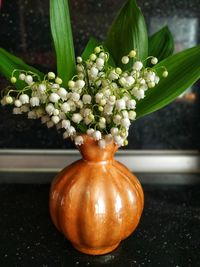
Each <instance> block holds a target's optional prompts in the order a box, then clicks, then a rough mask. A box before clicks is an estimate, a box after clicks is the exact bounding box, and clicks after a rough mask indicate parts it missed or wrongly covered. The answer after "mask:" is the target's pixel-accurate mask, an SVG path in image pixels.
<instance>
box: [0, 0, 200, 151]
mask: <svg viewBox="0 0 200 267" xmlns="http://www.w3.org/2000/svg"><path fill="white" fill-rule="evenodd" d="M48 2H49V1H48V0H43V1H41V0H25V1H24V0H17V1H6V0H5V1H3V5H2V8H1V11H0V46H1V47H4V48H5V49H7V50H8V51H10V52H13V53H14V54H16V55H18V56H20V57H22V58H23V59H24V60H25V61H26V62H28V63H29V64H32V65H34V66H36V67H38V66H39V67H40V68H41V69H42V70H44V71H48V70H55V58H54V54H53V51H52V48H51V45H52V41H51V36H50V27H49V6H48ZM123 3H124V1H123V0H102V1H100V0H76V1H74V0H71V1H70V5H71V6H70V9H71V19H72V27H73V33H74V43H75V49H76V53H77V55H80V54H81V52H82V50H83V48H84V46H85V45H86V43H87V41H88V39H89V37H91V36H94V37H96V38H97V39H99V40H103V39H104V37H105V35H106V32H107V30H108V28H109V25H110V24H111V22H112V20H113V18H114V16H115V15H116V13H117V11H118V10H119V8H120V7H121V5H122V4H123ZM138 4H139V5H140V6H141V8H142V11H143V13H144V15H145V18H146V22H147V26H148V29H149V32H150V33H153V32H155V31H156V30H158V29H159V28H161V27H162V26H164V25H165V24H168V25H169V27H170V29H171V31H172V32H173V35H174V38H175V41H176V51H181V50H183V49H185V48H188V47H191V46H194V45H196V44H197V43H199V39H200V27H199V18H200V12H199V10H200V0H191V1H189V0H177V1H173V0H154V1H150V0H149V1H146V0H145V1H142V0H138ZM5 84H6V82H5V80H4V79H3V78H2V77H0V90H1V89H2V88H4V86H5ZM199 88H200V83H199V82H198V83H197V84H196V85H194V86H193V87H192V88H190V89H189V90H188V91H187V92H186V94H184V95H183V96H182V97H180V98H178V99H177V100H176V101H175V102H174V103H172V104H170V105H169V106H167V107H166V108H164V109H162V110H160V111H158V112H156V113H154V114H151V115H149V116H146V117H145V118H142V119H140V120H138V121H136V122H135V123H134V124H133V125H132V127H131V131H130V135H129V146H128V147H126V148H128V149H199V148H200V141H199V136H200V101H199V96H200V93H199V92H200V91H199ZM72 147H73V145H72V144H71V142H70V141H66V140H63V139H62V135H61V134H58V133H57V131H56V129H47V128H46V126H43V125H41V123H40V121H35V120H28V119H26V118H25V117H24V116H23V115H17V116H16V115H12V112H11V109H10V108H9V107H1V106H0V148H26V149H29V148H46V149H48V148H49V149H50V148H52V149H61V148H63V149H64V148H72Z"/></svg>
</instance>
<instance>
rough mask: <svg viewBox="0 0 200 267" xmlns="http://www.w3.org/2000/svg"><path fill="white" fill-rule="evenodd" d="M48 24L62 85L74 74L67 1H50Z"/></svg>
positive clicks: (72, 45)
mask: <svg viewBox="0 0 200 267" xmlns="http://www.w3.org/2000/svg"><path fill="white" fill-rule="evenodd" d="M50 24H51V33H52V37H53V41H54V47H55V51H56V59H57V73H58V76H59V77H60V78H61V79H62V80H63V85H64V86H67V82H68V81H69V80H70V79H71V78H72V76H73V75H74V73H75V67H76V66H75V54H74V44H73V36H72V29H71V22H70V13H69V5H68V0H50Z"/></svg>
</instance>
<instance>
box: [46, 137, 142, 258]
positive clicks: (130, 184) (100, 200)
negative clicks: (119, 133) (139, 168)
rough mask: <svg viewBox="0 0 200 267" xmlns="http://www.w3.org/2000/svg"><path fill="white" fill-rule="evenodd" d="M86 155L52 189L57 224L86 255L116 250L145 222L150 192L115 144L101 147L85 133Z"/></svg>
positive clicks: (68, 168) (52, 215) (82, 149)
mask: <svg viewBox="0 0 200 267" xmlns="http://www.w3.org/2000/svg"><path fill="white" fill-rule="evenodd" d="M79 150H80V152H81V154H82V156H83V158H82V159H81V160H79V161H76V162H75V163H73V164H71V165H70V166H68V167H66V168H65V169H64V170H62V171H61V172H60V173H59V174H58V175H57V176H56V177H55V179H54V181H53V183H52V186H51V192H50V213H51V218H52V220H53V223H54V224H55V226H56V227H57V229H58V230H59V231H60V232H62V233H63V234H64V235H65V236H66V238H67V239H68V240H70V241H71V243H72V244H73V246H74V247H75V248H76V249H77V250H79V251H81V252H83V253H86V254H92V255H100V254H105V253H108V252H111V251H112V250H114V249H115V248H116V247H117V246H118V245H119V243H120V242H121V240H123V239H125V238H126V237H128V236H129V235H130V234H131V233H132V232H133V231H134V229H135V228H136V226H137V225H138V223H139V220H140V217H141V214H142V210H143V204H144V196H143V190H142V187H141V185H140V183H139V181H138V179H137V178H136V177H135V176H134V175H133V174H132V173H131V172H130V171H129V170H128V169H127V168H126V167H125V166H124V165H122V164H121V163H119V162H117V161H115V160H114V158H113V156H114V153H115V152H116V150H117V146H116V145H114V144H113V143H111V144H108V145H107V146H106V148H103V149H102V148H100V147H99V146H98V144H97V142H96V141H94V139H92V138H90V137H88V136H86V135H85V136H84V144H83V145H81V146H80V147H79Z"/></svg>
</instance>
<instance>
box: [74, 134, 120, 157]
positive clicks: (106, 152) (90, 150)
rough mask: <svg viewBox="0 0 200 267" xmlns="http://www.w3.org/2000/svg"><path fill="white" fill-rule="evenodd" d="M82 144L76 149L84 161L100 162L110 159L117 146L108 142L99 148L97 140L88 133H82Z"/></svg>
mask: <svg viewBox="0 0 200 267" xmlns="http://www.w3.org/2000/svg"><path fill="white" fill-rule="evenodd" d="M83 139H84V144H83V145H81V146H78V149H79V151H80V153H81V155H82V157H83V159H84V160H86V161H91V162H101V161H112V160H113V157H114V154H115V152H116V151H117V149H118V147H117V145H115V144H114V143H109V144H107V145H106V147H105V148H101V147H99V145H98V142H97V141H95V140H94V139H93V138H91V137H89V136H88V135H83Z"/></svg>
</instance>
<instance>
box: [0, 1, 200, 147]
mask: <svg viewBox="0 0 200 267" xmlns="http://www.w3.org/2000/svg"><path fill="white" fill-rule="evenodd" d="M50 22H51V31H52V37H53V40H54V45H55V50H56V57H57V74H55V73H54V72H52V71H49V72H48V73H47V74H43V73H41V72H40V71H38V70H36V69H35V68H33V67H30V66H28V65H27V64H25V63H24V62H23V61H22V60H20V59H19V58H17V57H15V56H13V55H11V54H9V53H8V52H6V51H5V50H4V49H2V48H1V49H0V72H1V73H2V74H3V75H4V76H5V77H7V78H8V79H9V80H10V81H11V85H10V86H8V87H7V88H5V89H4V90H3V97H2V100H1V104H2V105H6V104H8V105H13V106H14V107H13V113H14V114H22V113H27V116H28V118H30V119H41V122H42V123H43V124H46V125H47V127H48V128H50V127H53V126H56V127H57V129H62V130H63V137H64V138H68V137H70V138H72V139H73V140H74V141H75V144H76V145H81V144H83V142H84V138H83V134H87V135H89V136H91V137H93V138H94V139H95V140H96V141H98V144H99V146H100V147H101V148H104V147H105V146H106V144H107V143H109V142H114V143H115V144H116V145H118V146H124V145H127V144H128V140H127V137H128V131H129V127H130V125H131V123H132V122H133V121H134V120H136V119H137V118H139V117H142V116H144V115H146V114H149V113H151V112H154V111H156V110H158V109H160V108H162V107H163V106H165V105H167V104H168V103H170V102H171V101H173V100H174V99H175V98H176V97H177V96H178V95H179V94H181V93H182V92H183V91H184V90H186V89H187V88H188V87H189V86H190V85H192V84H193V83H194V82H195V81H196V80H198V78H199V77H200V63H199V62H200V47H199V46H197V47H194V48H191V49H188V50H185V51H183V52H180V53H178V54H175V55H172V53H173V38H172V35H171V33H170V31H169V29H168V28H167V27H164V28H162V29H161V30H160V31H159V32H157V33H155V34H154V35H153V36H151V37H148V35H147V30H146V26H145V22H144V18H143V16H142V13H141V11H140V9H139V8H138V6H137V4H136V1H135V0H128V1H127V2H126V3H125V5H124V6H123V8H122V9H121V11H120V12H119V14H118V15H117V17H116V18H115V20H114V22H113V24H112V26H111V28H110V30H109V33H108V35H107V38H106V40H105V42H102V43H101V42H99V41H97V40H95V39H94V38H91V39H90V40H89V42H88V44H87V46H86V48H85V50H84V51H83V53H82V55H81V56H78V57H77V59H76V60H75V55H74V45H73V38H72V31H71V24H70V15H69V8H68V1H67V0H50Z"/></svg>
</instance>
